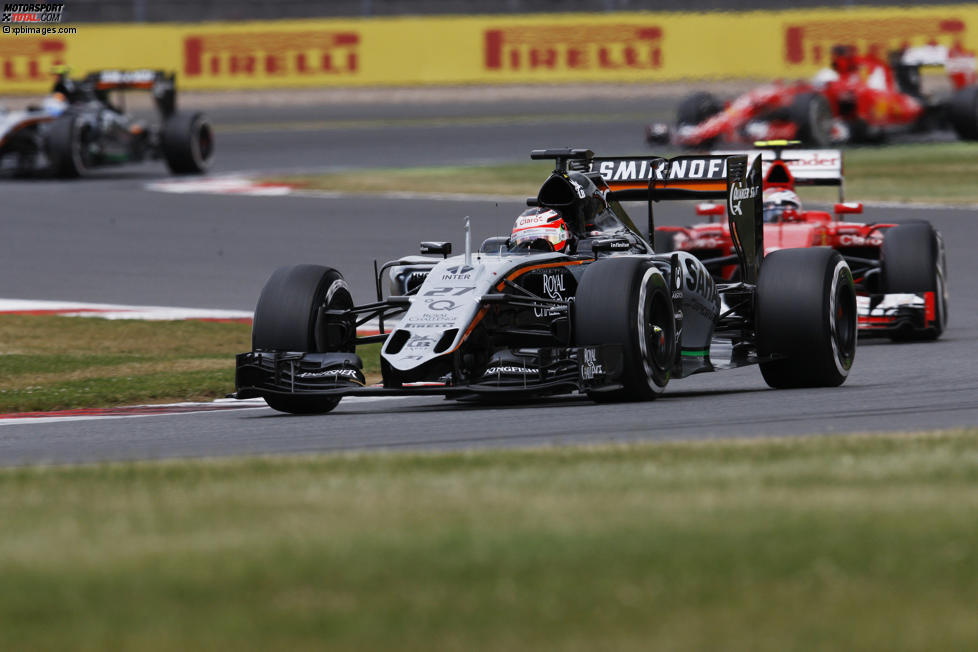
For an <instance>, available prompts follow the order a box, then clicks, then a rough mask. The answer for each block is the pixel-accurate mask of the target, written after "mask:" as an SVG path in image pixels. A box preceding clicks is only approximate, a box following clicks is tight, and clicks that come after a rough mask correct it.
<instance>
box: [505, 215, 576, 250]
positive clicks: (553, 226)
mask: <svg viewBox="0 0 978 652" xmlns="http://www.w3.org/2000/svg"><path fill="white" fill-rule="evenodd" d="M569 238H570V231H569V230H568V228H567V224H566V222H564V218H563V217H562V216H561V214H560V213H558V212H557V211H555V210H553V209H552V208H543V207H539V206H538V207H534V208H530V209H528V210H525V211H523V212H522V213H521V214H520V216H519V217H517V218H516V223H515V224H514V225H513V233H512V235H510V237H509V244H510V246H511V247H518V246H520V245H522V246H526V247H529V248H530V249H537V248H539V249H543V250H546V251H549V250H551V249H552V250H553V251H563V250H564V248H565V247H566V246H567V240H568V239H569Z"/></svg>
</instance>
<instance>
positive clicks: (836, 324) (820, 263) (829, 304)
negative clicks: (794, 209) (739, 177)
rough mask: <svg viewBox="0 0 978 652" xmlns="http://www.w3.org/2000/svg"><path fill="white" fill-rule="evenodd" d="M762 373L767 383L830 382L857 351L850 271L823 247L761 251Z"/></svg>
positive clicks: (838, 380)
mask: <svg viewBox="0 0 978 652" xmlns="http://www.w3.org/2000/svg"><path fill="white" fill-rule="evenodd" d="M755 318H756V328H757V349H758V354H759V355H760V357H761V358H762V359H764V360H765V361H764V362H761V364H760V367H761V375H762V376H764V380H765V382H767V384H768V385H769V386H771V387H776V388H789V387H835V386H838V385H841V384H842V383H843V382H845V380H846V378H847V377H848V376H849V369H850V368H851V367H852V361H853V358H854V357H855V354H856V332H857V331H856V328H857V325H856V322H857V315H856V290H855V286H854V284H853V281H852V272H851V271H850V270H849V266H848V265H847V264H846V262H845V261H844V260H843V259H842V256H841V255H840V254H839V253H838V252H837V251H835V250H833V249H830V248H828V247H814V248H811V249H780V250H777V251H773V252H771V253H770V254H768V255H767V256H765V258H764V261H763V262H762V263H761V273H760V278H759V279H758V282H757V301H756V312H755Z"/></svg>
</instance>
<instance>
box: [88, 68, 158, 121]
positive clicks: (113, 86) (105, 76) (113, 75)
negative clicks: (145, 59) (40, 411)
mask: <svg viewBox="0 0 978 652" xmlns="http://www.w3.org/2000/svg"><path fill="white" fill-rule="evenodd" d="M81 85H82V86H83V87H86V88H87V89H89V90H90V91H91V92H92V93H93V94H95V95H96V96H100V95H104V94H107V93H108V92H110V91H150V92H152V94H153V99H154V100H155V102H156V106H157V108H158V109H159V110H160V113H162V114H163V115H164V116H169V115H171V114H172V113H173V112H174V111H175V110H176V73H172V72H170V73H168V72H166V71H163V70H145V69H143V70H99V71H96V72H91V73H89V74H88V75H87V76H86V77H85V78H84V79H82V80H81Z"/></svg>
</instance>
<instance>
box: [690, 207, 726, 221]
mask: <svg viewBox="0 0 978 652" xmlns="http://www.w3.org/2000/svg"><path fill="white" fill-rule="evenodd" d="M725 212H726V208H724V206H723V204H712V203H710V202H704V203H702V204H696V214H697V215H707V216H709V218H710V222H712V221H713V216H714V215H719V216H720V217H723V214H724V213H725Z"/></svg>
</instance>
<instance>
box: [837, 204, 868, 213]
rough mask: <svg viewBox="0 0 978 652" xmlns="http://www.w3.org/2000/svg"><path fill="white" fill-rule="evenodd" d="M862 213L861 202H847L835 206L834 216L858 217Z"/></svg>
mask: <svg viewBox="0 0 978 652" xmlns="http://www.w3.org/2000/svg"><path fill="white" fill-rule="evenodd" d="M862 212H863V203H862V202H861V201H847V202H844V203H841V204H836V205H835V214H836V215H846V214H849V215H858V214H859V213H862Z"/></svg>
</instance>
